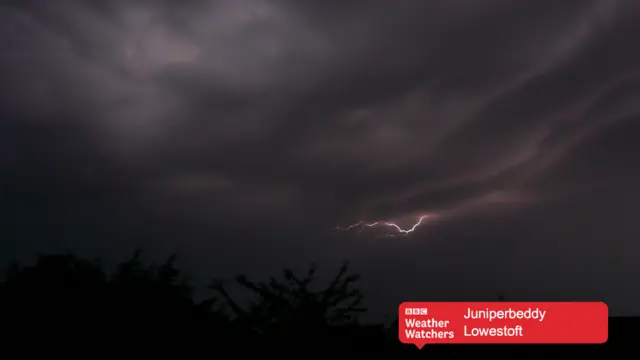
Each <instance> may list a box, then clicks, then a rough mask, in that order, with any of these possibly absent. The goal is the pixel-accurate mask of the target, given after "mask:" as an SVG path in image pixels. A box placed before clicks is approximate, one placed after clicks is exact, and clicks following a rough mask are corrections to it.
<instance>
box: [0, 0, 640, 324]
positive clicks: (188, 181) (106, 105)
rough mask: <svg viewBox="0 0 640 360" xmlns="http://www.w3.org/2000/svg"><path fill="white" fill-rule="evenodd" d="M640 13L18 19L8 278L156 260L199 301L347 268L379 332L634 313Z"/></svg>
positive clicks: (426, 5) (387, 6)
mask: <svg viewBox="0 0 640 360" xmlns="http://www.w3.org/2000/svg"><path fill="white" fill-rule="evenodd" d="M639 17H640V4H639V3H638V2H637V1H634V0H609V1H596V0H568V1H563V2H553V3H551V2H544V3H543V2H540V1H535V0H522V1H518V2H514V1H508V0H486V1H482V2H478V1H473V0H460V1H451V2H443V1H430V0H401V1H396V2H393V5H392V4H391V3H390V2H388V1H377V0H370V1H364V0H363V1H354V2H349V3H346V2H336V1H286V0H285V1H269V0H265V1H243V0H212V1H198V0H187V1H181V2H180V4H179V5H178V4H177V3H174V2H171V1H156V2H153V3H150V2H145V1H128V2H117V1H64V0H60V1H56V2H31V1H3V2H2V3H0V24H1V25H0V47H1V48H2V54H3V55H2V57H0V74H1V75H2V78H3V81H2V83H0V221H1V224H0V266H2V267H4V265H5V264H9V262H10V261H13V260H18V261H20V262H24V261H27V262H28V261H29V260H33V258H34V256H35V254H37V253H43V254H49V253H59V252H64V251H66V250H69V251H70V252H72V253H74V254H78V255H80V256H83V257H98V256H99V257H102V258H104V259H105V262H106V263H107V265H109V264H113V263H115V262H117V261H120V260H121V259H123V258H126V257H127V256H129V255H130V254H131V253H132V252H133V251H134V249H136V248H142V249H145V251H146V255H147V257H148V258H149V259H152V260H161V259H163V258H166V257H167V256H169V255H170V254H171V253H176V254H177V255H178V257H179V261H180V263H181V264H183V266H182V267H183V268H185V270H186V271H187V272H188V273H190V274H192V275H193V280H194V285H196V286H198V287H202V286H205V285H206V284H207V281H208V280H209V279H208V277H209V276H219V277H232V276H234V275H236V274H238V273H245V274H247V275H248V276H250V277H252V278H259V277H261V276H262V275H264V274H272V273H277V272H278V271H280V269H281V268H283V267H289V268H293V269H296V270H303V269H305V268H306V267H307V266H308V265H309V264H311V263H317V264H318V265H319V266H320V267H321V270H322V271H321V272H320V273H319V276H320V277H321V278H322V277H323V276H325V275H324V273H325V271H326V272H327V273H328V274H329V276H330V274H332V272H333V271H334V269H337V268H338V267H339V265H340V264H341V263H342V261H343V260H349V261H350V262H351V267H352V268H353V269H354V271H356V272H357V273H359V274H361V275H362V276H363V278H362V282H361V287H362V289H363V291H364V292H365V293H366V294H367V302H368V306H369V308H370V310H371V312H372V315H371V316H373V317H375V318H380V317H382V316H383V315H385V314H393V313H394V311H395V309H396V308H397V305H398V304H399V303H400V302H402V301H409V300H412V301H446V300H451V301H456V300H467V301H484V300H494V299H496V298H497V297H498V296H499V295H500V294H504V295H505V296H506V297H507V298H508V299H511V300H530V301H537V300H540V301H544V300H551V301H553V300H594V301H604V302H606V303H607V304H609V307H610V311H611V314H612V315H614V316H638V315H640V307H639V306H638V304H640V288H638V287H636V286H635V285H634V281H635V279H637V278H638V277H640V265H639V264H640V262H639V261H638V255H637V254H638V253H640V242H638V235H640V223H639V222H638V221H637V220H636V216H635V209H636V208H637V207H638V203H640V191H638V184H640V181H639V180H640V166H638V165H639V164H638V154H639V153H640V141H638V139H640V121H638V120H640V92H639V89H640V47H639V46H637V45H634V44H635V42H636V38H637V37H638V35H640V22H638V21H637V19H638V18H639ZM420 219H422V221H421V222H420ZM360 222H361V224H363V225H360V226H358V227H354V228H349V229H348V230H345V228H347V227H349V226H350V225H353V224H357V223H360ZM418 222H420V223H419V224H418V226H416V227H415V229H413V230H412V231H407V229H411V228H412V226H413V225H414V224H416V223H418ZM374 223H375V225H373V224H374ZM367 225H370V226H367Z"/></svg>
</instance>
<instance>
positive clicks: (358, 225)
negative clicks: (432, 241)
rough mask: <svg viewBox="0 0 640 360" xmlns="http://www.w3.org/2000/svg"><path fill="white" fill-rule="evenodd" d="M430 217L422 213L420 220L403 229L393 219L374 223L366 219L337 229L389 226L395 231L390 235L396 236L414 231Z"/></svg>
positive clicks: (360, 229) (359, 229) (347, 229)
mask: <svg viewBox="0 0 640 360" xmlns="http://www.w3.org/2000/svg"><path fill="white" fill-rule="evenodd" d="M428 217H429V215H421V216H420V217H419V218H418V221H416V223H415V224H413V226H411V227H409V228H407V229H403V228H402V227H400V225H398V224H396V223H395V222H391V221H375V222H372V223H366V222H364V221H359V222H357V223H355V224H351V225H349V226H347V227H336V229H337V230H340V231H349V230H354V229H358V231H359V232H360V231H362V230H363V229H365V228H377V227H384V228H388V229H390V230H391V231H393V232H394V233H392V234H390V236H396V235H408V234H410V233H412V232H414V231H415V230H416V229H417V228H418V227H419V226H420V225H422V224H424V223H425V220H426V219H427V218H428Z"/></svg>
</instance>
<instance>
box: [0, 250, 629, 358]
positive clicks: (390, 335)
mask: <svg viewBox="0 0 640 360" xmlns="http://www.w3.org/2000/svg"><path fill="white" fill-rule="evenodd" d="M176 260H177V259H176V257H175V256H171V257H170V258H169V259H167V261H165V262H164V263H162V264H159V265H155V264H151V265H147V264H145V263H144V262H143V261H142V252H140V251H137V252H136V253H135V254H134V256H133V257H132V258H131V259H129V260H127V261H124V262H122V263H121V264H119V265H118V266H117V268H116V269H115V270H114V271H113V272H111V273H108V272H107V271H105V270H104V269H103V267H102V265H101V263H100V261H98V260H89V259H84V258H79V257H76V256H74V255H73V254H54V255H45V256H40V257H39V258H38V260H37V261H36V263H35V264H33V265H30V266H19V265H17V264H15V265H12V266H10V267H9V268H8V269H7V272H6V276H5V280H4V281H3V282H1V283H0V327H2V329H3V330H4V331H3V334H5V335H3V339H4V340H5V343H6V344H14V345H15V344H16V343H17V342H20V341H21V343H27V342H28V343H30V344H43V343H46V342H56V343H58V344H60V343H62V344H67V345H68V346H71V345H70V344H71V343H73V344H75V345H78V344H84V345H85V346H88V345H89V344H92V345H93V346H94V347H95V346H99V347H98V348H99V349H106V348H128V347H131V346H143V347H145V348H146V349H147V350H149V351H154V350H160V351H167V350H168V349H171V348H175V347H181V348H182V349H183V350H182V351H186V349H189V350H192V351H196V350H197V351H201V350H202V351H211V350H212V349H215V350H216V351H221V350H225V351H230V352H231V351H233V352H235V353H241V352H256V351H262V353H264V352H265V351H274V350H278V353H280V354H282V353H296V354H299V353H300V351H306V352H310V353H316V352H318V353H320V352H322V353H331V354H339V353H340V352H345V351H346V352H360V353H363V352H370V353H380V352H387V353H395V354H399V353H402V354H405V353H406V354H414V355H417V356H421V357H424V356H431V357H450V356H454V357H458V356H466V355H470V354H474V355H475V354H480V353H487V352H488V353H495V354H502V355H509V356H517V357H520V358H530V357H534V356H540V354H541V352H540V351H545V352H547V351H548V350H549V349H551V348H549V347H544V348H543V347H534V348H532V347H514V346H510V347H505V346H502V347H487V346H485V347H477V346H476V347H472V346H462V347H459V346H451V345H445V346H427V347H425V348H424V349H422V350H418V349H417V348H416V347H414V346H411V345H403V344H400V342H399V341H398V340H397V321H394V322H393V323H392V324H390V325H388V326H385V325H384V324H366V323H362V322H361V320H360V318H359V315H360V314H362V313H363V312H365V311H366V308H365V307H364V306H363V298H364V296H363V294H362V292H361V291H360V290H359V289H358V288H357V281H358V279H359V276H358V275H356V274H353V273H351V272H350V271H349V264H348V263H346V262H345V263H344V264H343V265H342V267H341V268H340V269H339V271H338V272H337V274H336V276H335V277H334V278H333V280H331V281H330V282H329V283H328V284H324V286H323V285H322V284H316V277H315V275H316V272H317V270H318V268H317V266H315V265H312V266H311V267H310V268H309V270H308V271H306V272H305V273H304V274H302V276H300V275H296V274H295V273H294V272H293V271H292V270H290V269H285V270H284V271H283V272H282V274H281V276H279V277H278V276H272V277H269V278H268V279H267V280H265V281H257V282H255V281H252V280H250V279H249V278H248V277H246V276H243V275H240V276H237V277H236V278H235V279H234V281H232V282H231V283H228V282H225V281H221V280H213V281H212V282H211V285H210V290H212V293H213V295H212V296H211V297H210V298H208V299H206V300H204V301H199V302H198V301H195V300H194V288H193V287H192V286H191V284H190V283H189V281H188V279H187V278H186V277H185V276H183V274H182V273H181V271H180V270H179V269H177V268H176ZM234 284H235V285H239V286H240V287H242V288H244V289H245V290H248V291H249V292H250V293H252V294H253V295H254V296H253V297H252V298H251V299H249V301H238V300H236V299H234V296H232V291H230V285H234ZM500 299H501V300H503V299H504V298H503V297H501V298H500ZM625 321H626V322H624V323H622V322H621V321H618V322H617V323H616V322H612V324H611V327H612V334H615V335H614V336H615V338H616V339H614V340H615V341H614V340H610V343H613V344H618V345H623V344H625V343H626V342H625V339H629V338H630V337H629V334H630V333H631V332H634V331H637V330H634V329H637V326H638V324H637V323H632V324H630V323H629V320H625ZM616 324H617V325H616ZM14 341H17V342H14ZM525 348H526V350H523V349H525ZM541 349H547V350H541ZM562 349H566V348H562ZM580 349H583V350H585V349H586V352H587V353H589V354H593V353H595V352H598V351H604V350H603V349H605V348H604V347H602V346H601V347H580V348H576V347H572V348H571V350H570V352H571V353H573V354H577V353H578V350H580ZM606 349H610V347H609V348H606ZM558 351H559V348H557V347H555V348H552V352H556V353H557V352H558Z"/></svg>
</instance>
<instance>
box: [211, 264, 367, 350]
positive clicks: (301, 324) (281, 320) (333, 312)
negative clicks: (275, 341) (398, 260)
mask: <svg viewBox="0 0 640 360" xmlns="http://www.w3.org/2000/svg"><path fill="white" fill-rule="evenodd" d="M316 272H317V266H316V265H315V264H313V265H311V266H310V268H309V269H308V271H307V272H306V273H305V274H304V276H297V275H296V274H294V272H293V271H292V270H291V269H284V270H283V273H282V277H281V278H277V277H275V276H272V277H270V278H269V279H268V280H267V281H262V282H253V281H251V280H249V279H248V278H247V277H246V276H244V275H239V276H237V277H236V278H235V282H236V283H238V284H240V285H241V286H242V287H244V288H245V289H248V290H250V291H251V292H252V293H253V294H254V295H255V296H256V299H253V300H252V301H251V302H250V304H249V305H248V306H247V307H242V306H241V305H239V302H238V301H236V300H235V299H234V298H233V297H232V296H231V295H230V293H229V292H228V291H227V288H226V287H225V284H224V282H222V281H219V280H214V281H212V284H211V286H210V288H211V289H213V290H214V291H215V292H216V294H217V295H218V296H219V297H220V298H221V299H223V300H224V301H225V303H226V304H227V305H228V307H229V308H230V310H231V311H232V313H233V315H234V316H235V318H236V322H238V323H240V324H243V325H244V326H245V327H246V328H247V329H250V331H252V332H253V333H254V334H255V335H259V336H265V337H268V338H286V339H296V341H301V339H307V338H312V337H317V336H330V335H331V333H332V330H334V329H335V327H337V326H347V325H356V324H357V323H358V316H357V315H358V314H359V313H362V312H364V311H366V309H365V308H364V307H362V306H361V303H362V300H363V295H362V292H361V291H360V290H359V289H357V288H355V287H354V283H355V282H357V281H358V280H359V278H360V276H359V275H356V274H350V273H349V263H348V262H345V263H343V265H342V266H341V267H340V270H339V271H338V273H337V275H336V276H335V277H334V278H333V280H332V281H330V282H329V284H328V285H327V286H325V287H323V288H321V289H319V290H313V289H312V288H313V285H315V275H316Z"/></svg>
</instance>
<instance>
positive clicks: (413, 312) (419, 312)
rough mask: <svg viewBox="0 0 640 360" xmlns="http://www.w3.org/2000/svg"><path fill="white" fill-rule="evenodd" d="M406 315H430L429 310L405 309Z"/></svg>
mask: <svg viewBox="0 0 640 360" xmlns="http://www.w3.org/2000/svg"><path fill="white" fill-rule="evenodd" d="M404 314H405V315H428V314H429V309H428V308H406V309H404Z"/></svg>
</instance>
